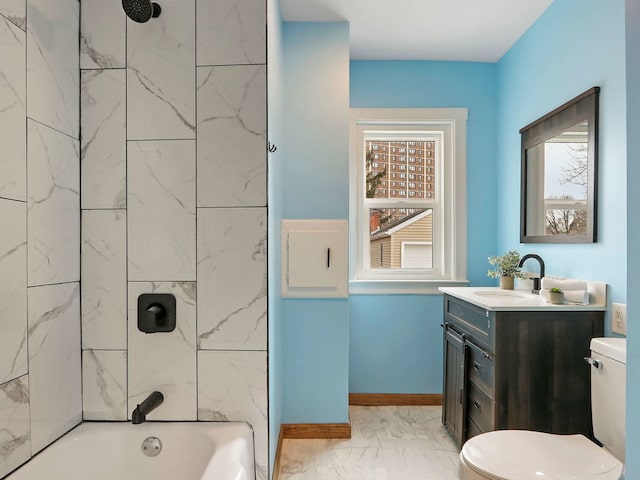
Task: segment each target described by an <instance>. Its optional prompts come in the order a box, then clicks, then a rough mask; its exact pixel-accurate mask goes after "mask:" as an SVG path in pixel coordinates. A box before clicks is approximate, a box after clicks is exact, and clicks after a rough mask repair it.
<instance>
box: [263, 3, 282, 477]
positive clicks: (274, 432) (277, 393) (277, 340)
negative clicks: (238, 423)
mask: <svg viewBox="0 0 640 480" xmlns="http://www.w3.org/2000/svg"><path fill="white" fill-rule="evenodd" d="M267 15H268V19H267V24H268V26H269V27H268V30H267V35H268V36H267V55H268V57H267V63H268V65H269V68H268V78H267V82H268V85H269V88H268V91H267V95H268V103H269V107H268V138H269V141H270V142H271V143H272V144H274V145H276V146H277V147H278V150H277V151H276V152H274V153H270V154H269V184H268V192H269V193H268V205H269V227H268V229H269V233H268V235H269V257H268V262H269V265H268V268H269V288H268V296H269V468H270V471H271V472H273V465H274V461H275V454H276V448H277V446H278V435H279V433H280V424H281V423H282V397H283V395H284V392H283V388H282V370H283V362H282V348H283V347H282V300H281V298H280V219H281V218H282V184H283V182H282V177H283V165H282V163H283V162H282V159H283V156H284V154H283V151H284V127H283V114H284V112H283V109H284V108H283V81H284V79H283V72H282V18H281V16H280V4H279V2H278V0H267Z"/></svg>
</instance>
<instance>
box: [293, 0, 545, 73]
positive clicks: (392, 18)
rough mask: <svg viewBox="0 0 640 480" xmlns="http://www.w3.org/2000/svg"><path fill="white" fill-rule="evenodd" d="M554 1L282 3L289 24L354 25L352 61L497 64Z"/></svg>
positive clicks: (342, 0)
mask: <svg viewBox="0 0 640 480" xmlns="http://www.w3.org/2000/svg"><path fill="white" fill-rule="evenodd" d="M552 2H553V0H280V8H281V12H282V17H283V19H284V20H285V21H291V22H340V21H347V22H349V23H350V35H351V58H352V59H357V60H456V61H476V62H496V61H498V60H499V59H500V58H501V57H502V56H503V55H504V54H505V53H506V52H507V50H509V48H510V47H511V46H512V45H513V44H514V43H515V42H516V41H517V40H518V38H520V36H521V35H522V34H523V33H524V32H525V31H526V30H527V29H528V28H529V27H530V26H531V25H532V24H533V23H534V22H535V21H536V19H537V18H538V17H539V16H540V15H541V14H542V13H543V12H544V11H545V10H546V8H547V7H548V6H549V5H550V4H551V3H552Z"/></svg>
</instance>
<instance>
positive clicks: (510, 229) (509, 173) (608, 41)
mask: <svg viewBox="0 0 640 480" xmlns="http://www.w3.org/2000/svg"><path fill="white" fill-rule="evenodd" d="M624 48H625V34H624V0H608V1H602V0H556V1H555V2H554V3H553V4H552V5H551V6H550V7H549V8H548V9H547V11H546V12H545V13H544V14H543V15H542V16H541V17H540V18H539V19H538V21H537V22H536V23H535V24H534V25H533V26H532V27H531V28H530V29H529V31H528V32H527V33H526V34H525V35H524V36H523V37H521V38H520V40H519V41H518V42H517V43H516V44H515V45H514V46H513V47H512V48H511V49H510V50H509V52H508V53H507V54H506V55H505V56H504V57H503V58H502V59H501V60H500V62H499V63H498V119H499V124H498V170H497V171H498V177H497V180H498V189H497V190H498V204H497V205H498V210H497V212H498V217H497V218H498V251H499V252H504V251H507V250H510V249H514V248H515V249H517V250H518V251H519V252H520V253H521V254H524V253H528V252H535V253H538V254H540V255H541V256H542V257H543V258H544V260H545V263H546V267H547V273H549V274H558V275H566V276H569V277H574V278H587V279H593V280H600V281H604V282H607V283H608V284H609V286H610V287H609V298H610V300H613V301H618V302H623V303H625V302H626V298H627V292H626V272H627V264H626V238H627V230H626V222H625V218H626V213H627V208H626V121H625V112H626V106H625V102H626V99H625V83H626V82H625V59H624ZM595 85H597V86H600V87H601V95H600V131H599V140H600V149H599V162H600V168H599V199H598V200H599V205H598V217H599V223H598V242H597V243H595V244H582V245H580V244H564V245H562V244H561V245H553V244H547V245H544V244H528V245H526V244H520V243H519V242H520V238H519V218H520V211H519V208H520V201H519V200H520V134H519V133H518V131H519V129H520V128H521V127H523V126H525V125H527V124H528V123H530V122H532V121H534V120H536V119H537V118H538V117H540V116H542V115H544V114H545V113H547V112H549V111H551V110H553V109H554V108H555V107H557V106H559V105H561V104H562V103H564V102H566V101H568V100H570V99H571V98H573V97H575V96H576V95H578V94H580V93H582V92H583V91H585V90H587V89H589V88H590V87H593V86H595ZM607 330H608V332H607V333H610V331H609V327H607Z"/></svg>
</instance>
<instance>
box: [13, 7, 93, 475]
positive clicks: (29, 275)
mask: <svg viewBox="0 0 640 480" xmlns="http://www.w3.org/2000/svg"><path fill="white" fill-rule="evenodd" d="M79 16H80V4H79V3H78V1H77V0H28V1H25V0H0V59H1V60H0V222H1V223H0V224H1V229H0V477H2V476H4V475H6V474H7V473H8V472H10V471H11V470H13V469H14V468H16V467H17V466H19V465H20V464H22V463H24V462H25V461H27V460H29V458H30V457H31V456H32V455H34V454H36V453H37V452H38V451H40V450H41V449H42V448H44V447H45V446H47V445H48V444H50V443H51V442H52V441H54V440H55V439H56V438H58V437H59V436H61V435H63V434H64V433H65V432H67V431H68V430H69V429H70V428H72V427H74V426H75V425H76V424H78V423H79V422H80V421H81V420H82V397H81V394H82V389H81V366H80V140H79V139H80V125H79V118H80V116H79V99H80V90H79V84H80V82H79V77H80V72H79V69H78V59H79V52H78V31H79V21H80V18H79ZM52 25H55V26H56V28H52Z"/></svg>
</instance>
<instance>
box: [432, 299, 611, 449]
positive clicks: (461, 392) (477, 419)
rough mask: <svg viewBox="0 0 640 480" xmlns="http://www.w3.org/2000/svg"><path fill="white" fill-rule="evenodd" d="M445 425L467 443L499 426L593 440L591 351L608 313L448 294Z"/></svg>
mask: <svg viewBox="0 0 640 480" xmlns="http://www.w3.org/2000/svg"><path fill="white" fill-rule="evenodd" d="M443 330H444V335H443V337H444V388H443V409H442V423H443V424H445V425H446V427H447V429H448V430H449V432H450V433H451V435H452V436H453V438H454V439H455V441H456V442H457V443H458V445H459V446H461V445H462V444H463V443H464V442H465V441H466V440H467V439H468V438H471V437H473V436H474V435H477V434H479V433H483V432H487V431H491V430H503V429H520V430H536V431H541V432H548V433H562V434H569V433H581V434H583V435H586V436H587V437H588V438H592V437H593V434H592V424H591V398H590V394H591V377H590V370H589V368H588V365H587V364H586V363H585V362H584V357H586V356H589V354H590V350H589V343H590V341H591V338H593V337H601V336H603V333H604V312H603V311H587V310H579V311H568V310H562V311H553V310H546V311H489V310H485V309H484V308H481V307H479V306H477V305H474V304H471V303H468V302H465V301H463V300H459V299H457V298H455V297H452V296H450V295H444V323H443Z"/></svg>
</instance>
